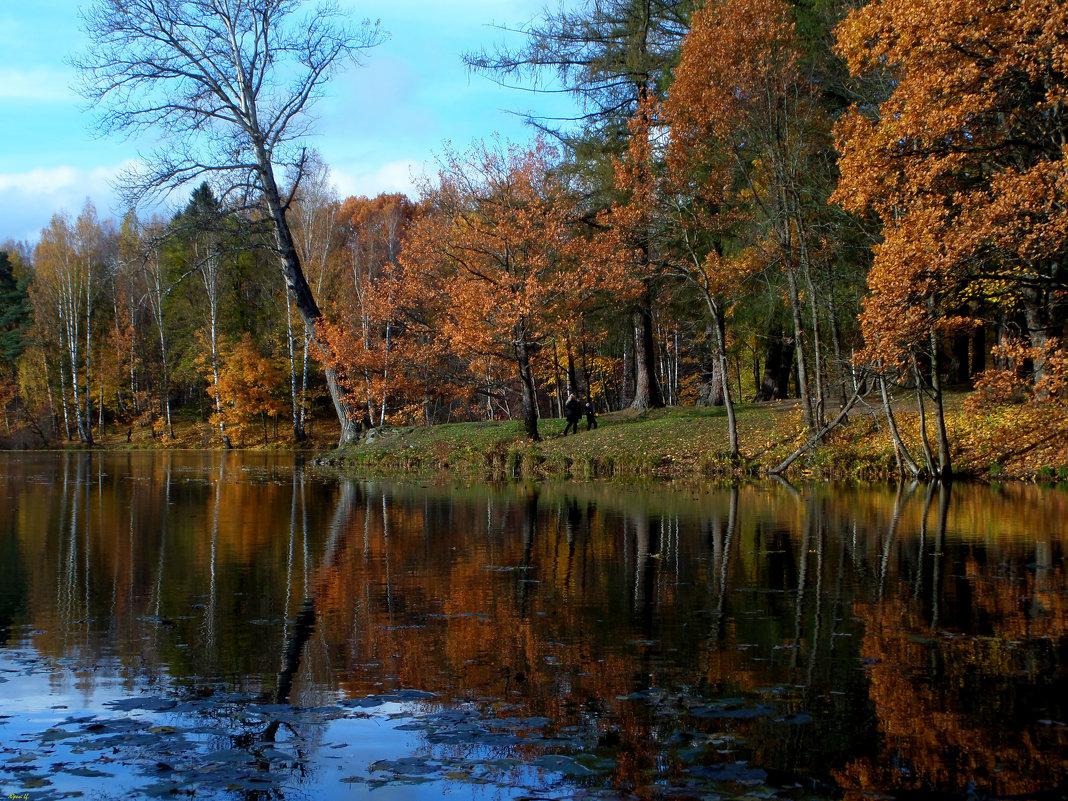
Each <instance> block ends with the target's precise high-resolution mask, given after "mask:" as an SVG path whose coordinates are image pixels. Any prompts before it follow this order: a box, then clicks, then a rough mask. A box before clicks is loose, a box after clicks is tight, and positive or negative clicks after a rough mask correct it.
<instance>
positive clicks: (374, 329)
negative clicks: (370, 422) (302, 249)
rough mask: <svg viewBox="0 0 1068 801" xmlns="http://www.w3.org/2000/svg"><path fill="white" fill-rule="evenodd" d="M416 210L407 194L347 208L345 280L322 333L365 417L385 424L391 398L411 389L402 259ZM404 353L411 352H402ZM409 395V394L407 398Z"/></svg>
mask: <svg viewBox="0 0 1068 801" xmlns="http://www.w3.org/2000/svg"><path fill="white" fill-rule="evenodd" d="M414 214H415V207H414V205H413V204H412V202H411V201H410V200H409V199H408V198H407V197H406V196H404V195H401V194H388V195H379V196H378V197H376V198H373V199H369V198H366V197H358V198H357V197H350V198H348V199H347V200H345V202H344V203H343V204H342V205H341V211H340V213H339V215H338V216H339V217H340V219H341V221H342V225H343V228H344V239H345V245H344V249H343V250H344V258H343V261H344V269H345V271H346V272H347V273H348V275H347V277H346V279H345V280H342V281H339V282H338V289H339V291H338V293H337V295H336V297H335V298H334V301H333V305H334V308H333V309H331V310H330V314H329V322H328V323H326V324H324V325H322V326H321V328H322V331H323V332H324V336H325V337H326V341H327V342H328V343H329V346H330V349H331V352H332V355H331V357H330V359H331V361H332V362H333V363H334V366H335V368H336V369H337V370H338V371H339V380H340V381H341V382H342V384H343V385H344V386H345V387H346V389H347V390H348V391H349V392H350V393H351V394H352V396H353V397H354V398H362V399H363V404H362V406H363V410H364V413H365V414H367V415H369V416H370V418H371V419H375V418H377V419H378V422H379V424H382V423H384V422H385V419H386V413H387V408H388V402H389V398H390V395H391V394H396V393H397V392H398V391H399V390H401V389H408V387H407V386H406V376H408V375H409V373H408V371H406V370H397V369H396V363H397V356H398V353H397V350H398V344H399V343H398V340H400V339H403V336H404V326H403V323H402V321H401V320H400V319H399V315H400V310H401V308H402V307H403V305H404V304H403V296H404V295H405V288H404V287H403V286H402V285H401V284H402V281H401V276H400V269H399V267H398V265H397V258H398V256H399V254H400V251H401V248H402V245H403V241H404V236H405V233H406V232H407V229H408V226H409V225H410V224H411V220H412V217H413V215H414ZM400 350H401V352H402V353H403V352H404V351H405V348H404V347H403V345H402V347H401V348H400ZM404 394H406V393H404Z"/></svg>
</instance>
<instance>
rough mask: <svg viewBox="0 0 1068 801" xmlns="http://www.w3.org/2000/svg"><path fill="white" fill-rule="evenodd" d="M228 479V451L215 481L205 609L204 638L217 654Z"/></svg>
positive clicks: (211, 649)
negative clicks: (222, 512) (218, 568)
mask: <svg viewBox="0 0 1068 801" xmlns="http://www.w3.org/2000/svg"><path fill="white" fill-rule="evenodd" d="M225 481H226V451H223V452H222V457H221V460H220V462H219V477H218V479H216V481H215V502H214V505H213V508H212V512H211V557H210V562H209V565H208V604H207V609H205V611H204V640H205V646H206V648H207V652H208V653H209V654H211V655H213V656H214V654H215V610H216V599H217V597H218V595H217V594H218V588H217V586H216V583H215V565H216V558H217V555H218V550H219V509H220V507H221V505H222V488H223V484H224V483H225Z"/></svg>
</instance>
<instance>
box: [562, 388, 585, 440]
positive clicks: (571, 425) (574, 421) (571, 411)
mask: <svg viewBox="0 0 1068 801" xmlns="http://www.w3.org/2000/svg"><path fill="white" fill-rule="evenodd" d="M564 410H565V411H566V412H567V414H566V415H565V418H566V419H567V425H566V426H564V436H565V437H566V436H567V432H568V429H571V432H572V433H573V434H577V433H578V424H579V420H581V419H582V404H581V403H579V399H578V398H576V397H575V393H574V392H572V393H571V394H570V395H568V396H567V403H565V404H564Z"/></svg>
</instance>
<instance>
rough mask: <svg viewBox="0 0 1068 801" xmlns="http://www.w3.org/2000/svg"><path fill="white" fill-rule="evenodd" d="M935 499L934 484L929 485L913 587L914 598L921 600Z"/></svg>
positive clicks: (921, 518) (925, 499) (921, 522)
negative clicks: (928, 518)
mask: <svg viewBox="0 0 1068 801" xmlns="http://www.w3.org/2000/svg"><path fill="white" fill-rule="evenodd" d="M932 498H934V484H928V485H927V494H926V495H925V496H924V499H923V512H922V513H921V514H920V545H919V557H918V560H917V561H918V562H919V565H918V567H917V568H916V586H915V587H913V590H912V597H913V598H919V597H920V590H921V589H922V588H923V560H924V559H925V558H926V553H925V552H926V550H927V515H928V513H929V512H930V511H931V499H932Z"/></svg>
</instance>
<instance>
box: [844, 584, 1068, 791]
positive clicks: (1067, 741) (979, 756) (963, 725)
mask: <svg viewBox="0 0 1068 801" xmlns="http://www.w3.org/2000/svg"><path fill="white" fill-rule="evenodd" d="M1056 572H1057V575H1056V578H1055V580H1049V581H1048V584H1047V587H1048V588H1050V587H1053V586H1055V587H1056V589H1055V590H1049V589H1048V590H1047V598H1048V599H1053V598H1054V597H1055V596H1058V595H1059V596H1060V597H1061V599H1063V596H1064V594H1065V589H1066V582H1065V576H1064V573H1063V570H1061V569H1058V570H1057V571H1056ZM969 583H970V584H971V585H972V591H973V592H974V593H975V594H976V595H978V596H979V606H980V607H983V606H992V607H1001V608H1005V607H1006V605H1013V604H1015V605H1018V604H1019V598H1020V595H1021V588H1020V587H1019V586H1018V585H1016V584H1013V583H1010V582H1007V581H1001V582H996V581H986V582H979V581H977V580H971V581H969ZM1034 589H1035V586H1034V578H1033V577H1028V590H1034ZM1047 609H1048V611H1050V612H1051V614H1049V615H1048V616H1047V618H1046V620H1045V622H1044V623H1042V624H1040V625H1039V627H1038V629H1037V630H1036V627H1035V623H1034V621H1030V620H1028V619H1027V616H1026V615H1018V616H1014V615H1009V616H1007V617H1002V618H992V619H999V620H1001V621H1004V623H1003V624H1002V625H1000V626H999V631H998V632H997V634H996V635H995V636H993V637H963V636H951V635H947V634H944V633H943V634H941V635H939V636H937V637H936V638H931V636H930V630H929V627H928V624H927V623H926V621H923V620H918V619H917V617H916V616H915V615H914V614H913V613H911V612H910V610H909V602H908V601H907V600H904V599H903V598H898V599H895V600H885V599H884V601H883V604H882V608H881V611H880V608H879V607H878V606H876V605H867V604H865V605H858V606H855V607H854V612H855V613H856V614H857V615H858V616H859V617H860V618H861V619H863V620H864V621H865V623H866V634H865V636H864V643H863V646H862V649H863V650H862V653H863V656H864V657H865V658H866V659H868V660H871V662H872V664H873V667H872V669H871V672H870V689H869V693H870V697H871V700H872V702H873V703H874V705H875V707H876V709H877V714H878V722H879V723H878V725H879V729H880V733H881V735H882V742H883V746H882V747H883V753H881V754H877V755H872V756H866V757H862V758H860V759H856V760H854V761H853V762H851V763H849V764H848V765H846V766H845V767H844V768H842V769H841V770H839V771H837V772H836V778H837V780H838V781H839V782H840V784H841V785H842V786H843V787H844V788H846V789H847V790H848V791H849V797H855V798H862V797H869V796H868V793H871V792H884V793H885V792H891V793H894V792H902V791H912V790H924V789H935V790H940V791H945V792H960V793H963V792H964V791H966V790H967V789H968V785H969V783H970V782H975V784H976V785H978V789H979V790H981V791H982V792H989V793H992V794H994V795H1013V794H1023V793H1033V792H1036V791H1038V790H1042V789H1049V788H1050V787H1053V786H1057V785H1058V784H1060V783H1063V782H1064V781H1065V780H1066V779H1068V757H1066V755H1068V733H1066V732H1065V730H1064V728H1063V727H1060V726H1057V727H1054V726H1044V725H1041V724H1039V725H1037V726H1036V722H1035V720H1033V719H1031V713H1030V708H1032V706H1035V705H1037V706H1040V705H1041V703H1042V700H1041V698H1040V696H1041V695H1042V694H1047V695H1048V694H1049V693H1050V692H1051V691H1054V693H1053V694H1054V695H1056V692H1055V688H1050V687H1046V688H1041V687H1030V686H1029V681H1030V679H1029V677H1028V674H1029V671H1030V670H1033V668H1034V665H1035V664H1037V663H1040V662H1041V661H1042V660H1043V659H1044V658H1045V656H1044V655H1047V652H1048V651H1049V650H1050V649H1051V648H1052V647H1055V646H1053V644H1052V642H1051V640H1050V639H1049V638H1050V637H1058V636H1062V635H1063V632H1065V631H1068V616H1066V615H1065V609H1064V605H1063V603H1059V604H1057V605H1055V606H1050V607H1047ZM1036 637H1037V639H1036ZM1028 638H1032V639H1028ZM1029 666H1030V667H1029ZM1036 675H1037V672H1036ZM1006 683H1009V684H1012V685H1014V686H1011V687H1005V686H1004V685H1005V684H1006ZM991 689H996V690H1005V691H1007V692H1010V691H1011V697H1012V698H1013V701H1011V702H1009V703H1010V706H1009V707H1007V708H1006V707H1005V706H1004V705H1003V702H1002V699H1003V697H1004V694H1003V693H1001V692H993V693H992V692H991ZM1029 692H1031V693H1033V694H1034V696H1035V697H1034V698H1033V699H1032V701H1033V705H1032V704H1028V703H1027V702H1026V701H1025V700H1024V699H1025V697H1026V695H1027V694H1028V693H1029ZM1013 703H1015V704H1016V705H1017V706H1020V707H1028V708H1029V714H1028V719H1027V720H1019V719H1018V718H1015V717H1014V716H1013V715H1012V713H1013V712H1014V711H1016V710H1014V709H1013V708H1012V706H1011V704H1013ZM1039 716H1040V715H1036V716H1035V717H1039ZM1056 754H1059V755H1060V756H1059V757H1057V756H1054V755H1056Z"/></svg>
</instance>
